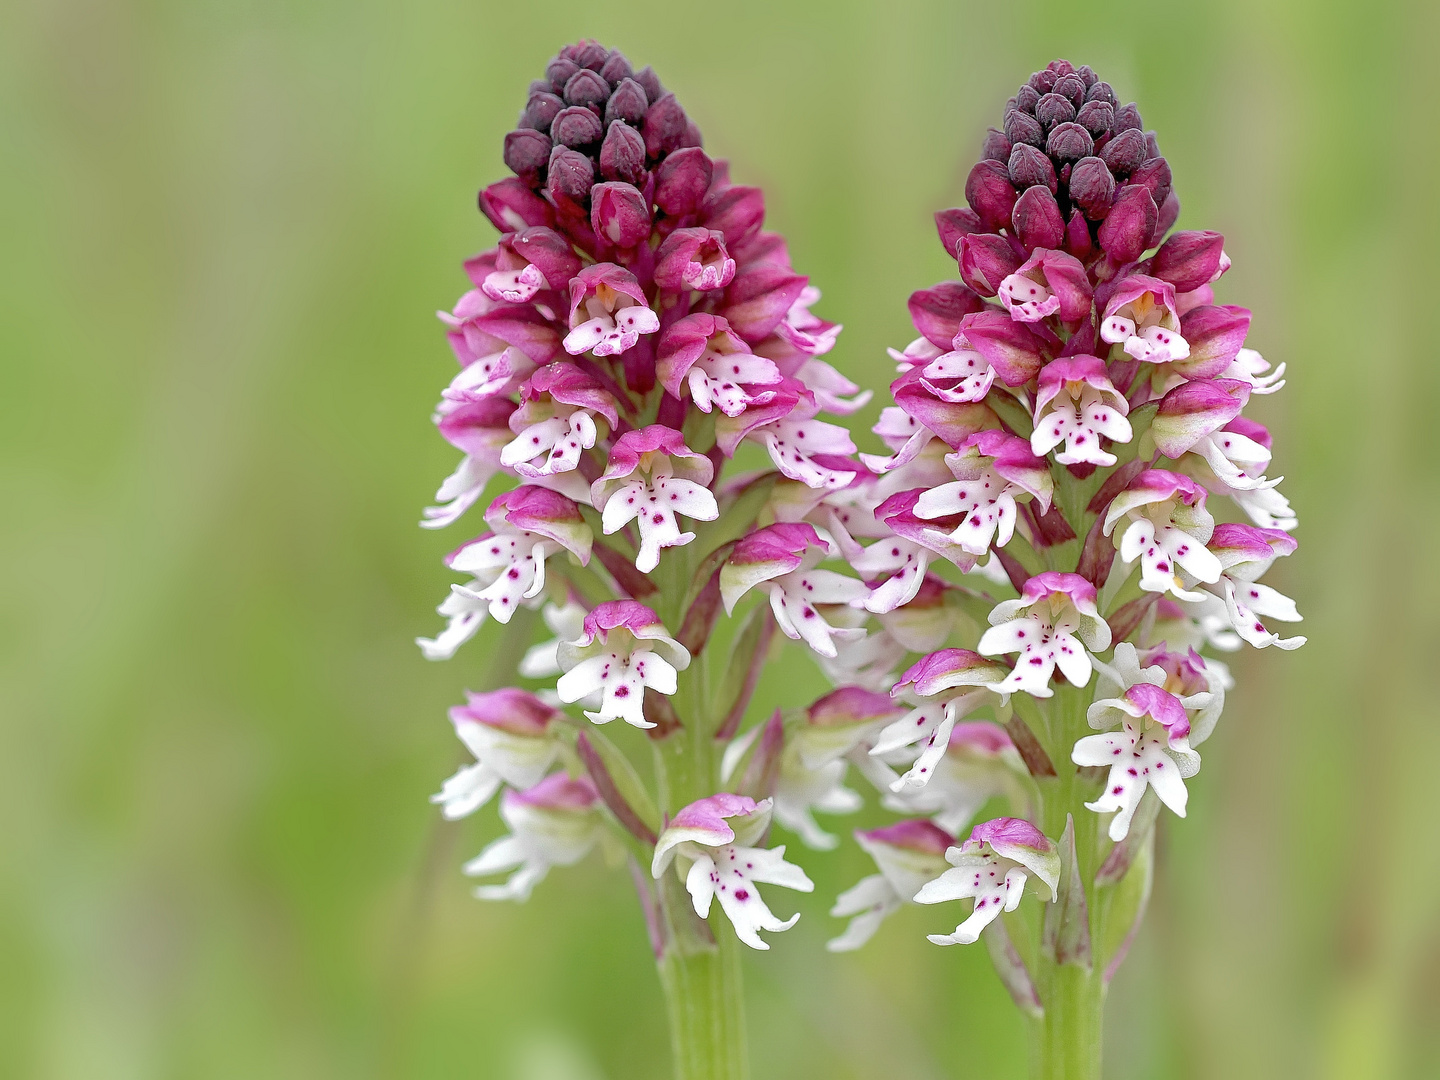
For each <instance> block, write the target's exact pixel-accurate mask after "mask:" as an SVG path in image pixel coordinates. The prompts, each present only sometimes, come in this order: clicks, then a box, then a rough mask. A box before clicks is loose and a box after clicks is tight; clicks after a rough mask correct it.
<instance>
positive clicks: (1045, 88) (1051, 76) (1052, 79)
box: [1030, 68, 1057, 94]
mask: <svg viewBox="0 0 1440 1080" xmlns="http://www.w3.org/2000/svg"><path fill="white" fill-rule="evenodd" d="M1056 80H1057V76H1056V74H1055V72H1053V71H1051V70H1050V69H1049V68H1046V69H1045V70H1044V71H1037V72H1035V74H1034V75H1031V76H1030V85H1031V86H1032V87H1034V88H1035V92H1036V93H1037V94H1048V93H1049V92H1050V91H1051V90H1054V89H1055V83H1056Z"/></svg>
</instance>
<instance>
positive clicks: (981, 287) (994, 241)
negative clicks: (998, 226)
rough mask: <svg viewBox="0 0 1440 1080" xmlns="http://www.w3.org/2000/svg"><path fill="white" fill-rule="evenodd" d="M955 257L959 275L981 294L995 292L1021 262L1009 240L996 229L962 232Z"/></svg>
mask: <svg viewBox="0 0 1440 1080" xmlns="http://www.w3.org/2000/svg"><path fill="white" fill-rule="evenodd" d="M956 260H957V261H958V262H959V264H960V279H961V280H962V281H964V282H965V284H966V285H967V286H969V287H970V288H971V289H974V290H975V291H976V292H977V293H979V294H980V295H981V296H994V295H995V293H996V292H997V290H998V289H999V288H1000V283H1001V282H1002V281H1004V280H1005V279H1006V278H1007V277H1009V276H1010V275H1011V274H1013V273H1015V271H1016V270H1018V269H1020V263H1021V258H1020V256H1019V255H1018V254H1016V252H1015V249H1014V248H1013V247H1012V246H1011V242H1010V240H1009V239H1008V238H1007V237H1004V236H1001V235H1000V234H999V233H975V234H973V235H970V236H962V237H961V238H960V240H959V243H958V250H957V252H956Z"/></svg>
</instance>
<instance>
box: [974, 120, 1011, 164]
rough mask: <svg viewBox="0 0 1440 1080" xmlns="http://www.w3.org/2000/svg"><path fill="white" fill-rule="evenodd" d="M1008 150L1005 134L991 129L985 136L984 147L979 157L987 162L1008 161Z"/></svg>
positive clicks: (1008, 141) (1008, 145) (1008, 142)
mask: <svg viewBox="0 0 1440 1080" xmlns="http://www.w3.org/2000/svg"><path fill="white" fill-rule="evenodd" d="M1010 150H1011V147H1010V140H1009V139H1008V138H1006V136H1005V133H1004V132H1003V131H997V130H995V129H994V128H991V129H990V130H989V131H988V132H987V133H986V135H985V146H984V148H983V149H982V150H981V151H980V156H981V157H982V158H985V159H987V160H989V161H1009V160H1010Z"/></svg>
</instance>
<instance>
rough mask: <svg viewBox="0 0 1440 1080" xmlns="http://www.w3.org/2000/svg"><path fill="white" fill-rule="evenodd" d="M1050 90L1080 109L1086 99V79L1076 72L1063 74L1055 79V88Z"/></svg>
mask: <svg viewBox="0 0 1440 1080" xmlns="http://www.w3.org/2000/svg"><path fill="white" fill-rule="evenodd" d="M1050 92H1051V93H1052V94H1058V95H1060V96H1061V97H1063V98H1064V99H1065V100H1066V101H1068V102H1069V103H1070V104H1071V106H1072V107H1074V108H1077V109H1078V108H1079V107H1080V106H1081V105H1082V104H1083V103H1084V101H1085V80H1084V79H1082V78H1081V77H1080V76H1079V75H1077V74H1075V73H1074V72H1071V73H1070V74H1069V75H1062V76H1061V77H1060V78H1058V79H1056V80H1055V89H1054V90H1051V91H1050Z"/></svg>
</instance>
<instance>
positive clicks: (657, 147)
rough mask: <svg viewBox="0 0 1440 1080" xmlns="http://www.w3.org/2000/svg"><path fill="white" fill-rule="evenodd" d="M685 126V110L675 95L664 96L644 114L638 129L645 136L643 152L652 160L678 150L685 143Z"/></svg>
mask: <svg viewBox="0 0 1440 1080" xmlns="http://www.w3.org/2000/svg"><path fill="white" fill-rule="evenodd" d="M641 85H642V86H643V85H644V84H643V83H642V84H641ZM686 124H687V118H686V116H685V110H684V109H682V108H681V107H680V103H679V102H678V101H676V100H675V95H674V94H666V95H664V96H663V97H662V98H660V100H659V101H656V102H655V103H654V104H653V105H651V106H650V108H649V109H648V110H646V112H645V122H644V124H643V126H642V127H641V129H640V130H641V133H642V134H643V135H644V136H645V152H646V153H648V154H649V155H650V157H651V159H652V160H654V159H658V158H662V157H664V156H665V155H666V154H668V153H670V152H671V151H672V150H678V149H680V147H681V146H682V145H683V144H684V142H685V128H686Z"/></svg>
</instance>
